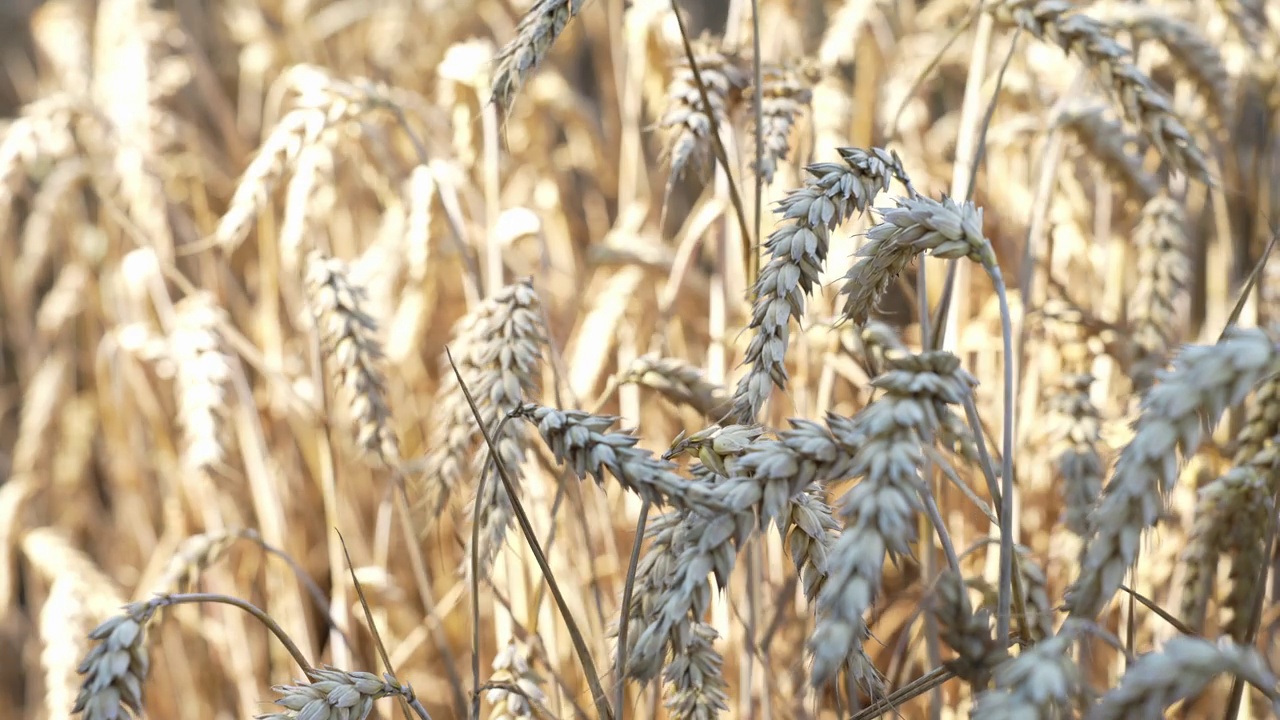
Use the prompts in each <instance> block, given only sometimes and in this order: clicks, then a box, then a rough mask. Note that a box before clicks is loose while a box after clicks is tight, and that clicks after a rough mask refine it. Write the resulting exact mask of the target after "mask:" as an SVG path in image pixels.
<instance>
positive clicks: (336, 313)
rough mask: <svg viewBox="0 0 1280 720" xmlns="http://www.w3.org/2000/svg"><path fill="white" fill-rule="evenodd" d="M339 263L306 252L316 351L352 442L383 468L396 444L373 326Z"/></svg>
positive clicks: (394, 456)
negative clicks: (341, 400) (348, 422)
mask: <svg viewBox="0 0 1280 720" xmlns="http://www.w3.org/2000/svg"><path fill="white" fill-rule="evenodd" d="M348 273H349V270H348V268H347V264H346V263H344V262H343V261H341V260H339V259H337V258H332V257H326V256H325V255H324V254H322V253H321V252H320V251H318V250H314V251H312V252H311V253H309V254H308V255H307V274H306V287H307V296H308V300H309V302H310V306H311V313H312V316H313V317H314V318H315V322H316V328H317V331H318V333H319V336H320V343H321V349H322V350H323V352H324V354H325V356H326V358H327V360H328V361H329V363H330V365H331V372H332V374H333V377H334V380H335V382H336V384H337V386H338V388H340V389H341V391H342V392H344V393H346V395H347V402H348V403H349V411H350V413H351V418H352V420H353V421H354V423H355V429H356V433H355V435H356V437H355V440H356V444H357V446H358V447H359V448H360V450H361V451H362V452H364V453H366V454H367V455H369V456H370V457H372V458H373V459H375V460H377V461H378V462H381V463H382V464H383V466H384V467H392V468H394V467H396V466H397V465H398V464H399V461H400V444H399V440H397V438H396V433H395V427H394V425H393V423H392V418H391V409H390V407H389V406H388V405H387V397H388V396H387V386H386V381H385V380H384V379H383V375H382V370H381V368H380V367H379V365H380V364H381V362H382V346H381V344H380V343H379V341H378V339H377V332H378V325H377V322H376V321H374V319H373V317H371V316H370V315H369V314H368V313H366V312H365V311H364V308H363V304H364V300H365V291H364V288H362V287H360V286H358V285H355V284H354V283H352V282H351V281H350V279H349V277H348Z"/></svg>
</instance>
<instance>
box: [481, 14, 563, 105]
mask: <svg viewBox="0 0 1280 720" xmlns="http://www.w3.org/2000/svg"><path fill="white" fill-rule="evenodd" d="M583 2H584V0H538V1H537V2H535V3H534V4H533V6H532V7H530V8H529V11H528V12H527V13H525V15H524V17H523V18H521V19H520V24H519V26H517V27H516V36H515V37H514V38H512V39H511V41H510V42H508V43H507V44H506V45H503V46H502V49H501V50H499V51H498V56H497V57H496V58H495V62H494V71H493V84H492V93H491V102H493V103H494V104H496V105H497V106H498V112H499V114H501V115H506V114H507V113H508V112H509V111H510V110H511V103H512V102H514V100H515V97H516V94H517V93H519V92H520V88H521V87H523V86H524V83H525V81H526V80H528V79H529V76H530V75H532V74H533V71H534V70H537V69H538V65H540V64H541V63H542V61H543V59H544V58H546V56H547V54H548V53H550V52H551V46H552V45H553V44H555V41H556V39H557V38H559V37H560V34H561V33H562V32H564V29H565V26H567V25H568V24H569V21H570V20H572V19H573V18H574V17H576V16H577V14H578V13H579V12H580V11H581V10H582V5H583Z"/></svg>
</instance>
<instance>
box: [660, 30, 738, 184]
mask: <svg viewBox="0 0 1280 720" xmlns="http://www.w3.org/2000/svg"><path fill="white" fill-rule="evenodd" d="M693 53H694V55H693V59H694V61H695V62H696V63H697V64H698V77H701V78H702V85H703V87H704V88H705V89H706V91H707V101H708V102H709V103H710V104H711V108H710V111H709V112H708V110H707V109H706V108H705V107H704V106H703V103H702V90H701V89H699V87H698V82H697V78H695V77H694V74H693V68H692V67H690V66H689V64H688V59H687V58H684V57H682V59H681V61H680V64H679V65H678V66H677V67H676V69H675V72H673V73H672V76H671V82H670V83H669V84H668V85H667V96H666V110H665V111H663V113H662V117H661V118H660V119H659V120H658V127H660V128H662V130H663V136H664V137H663V143H662V148H663V149H662V154H663V157H665V158H666V159H667V162H668V163H670V166H671V177H670V180H669V181H668V188H670V187H671V185H670V183H671V182H674V181H675V180H676V179H678V178H680V177H681V176H683V175H684V174H685V171H687V170H688V169H689V168H690V167H693V168H698V169H704V168H706V167H707V165H708V163H709V162H710V160H711V157H712V143H713V142H714V141H713V140H712V138H711V129H712V127H713V125H712V116H714V119H715V126H718V127H721V128H724V127H728V126H729V125H730V123H729V116H730V115H731V114H732V112H733V109H734V107H735V106H736V105H737V102H738V100H739V99H740V97H741V94H742V90H743V89H744V88H745V87H746V86H747V74H746V72H744V71H743V70H742V68H741V67H739V66H738V62H739V60H738V58H737V57H736V56H734V55H732V54H729V53H726V52H725V51H724V50H723V49H722V48H720V47H719V45H718V43H716V42H715V41H714V40H713V39H712V38H710V37H702V38H699V39H698V41H697V42H695V43H694V45H693Z"/></svg>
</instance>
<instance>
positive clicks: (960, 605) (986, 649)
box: [928, 570, 1008, 688]
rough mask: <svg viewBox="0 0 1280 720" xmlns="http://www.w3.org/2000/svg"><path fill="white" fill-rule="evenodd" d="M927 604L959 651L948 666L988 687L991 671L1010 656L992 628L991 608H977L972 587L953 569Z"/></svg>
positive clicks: (941, 577) (978, 685)
mask: <svg viewBox="0 0 1280 720" xmlns="http://www.w3.org/2000/svg"><path fill="white" fill-rule="evenodd" d="M928 607H929V610H930V612H932V613H933V615H934V617H936V618H937V619H938V626H939V627H940V628H941V637H942V641H943V642H945V643H946V644H947V645H948V646H949V647H950V648H951V649H952V650H954V651H955V653H956V658H955V659H954V660H950V661H948V662H947V663H946V667H947V668H948V669H949V670H951V671H952V672H954V673H955V674H956V675H957V676H958V677H960V678H961V679H963V680H964V681H965V682H968V683H969V684H970V685H972V686H973V687H975V688H984V687H986V685H987V681H988V679H989V678H990V677H991V672H992V671H993V670H994V669H995V668H996V667H997V666H998V665H999V664H1000V663H1002V662H1004V660H1005V658H1006V657H1007V656H1008V653H1007V652H1005V650H1004V648H1001V647H999V645H997V643H996V639H995V635H994V634H993V633H992V631H991V613H990V611H988V610H979V611H977V612H974V610H973V606H972V605H971V604H970V603H969V588H968V586H966V585H965V582H964V578H962V577H960V575H959V573H956V572H955V571H953V570H947V571H945V572H943V573H942V574H941V575H939V576H938V581H937V584H936V585H935V587H934V595H933V597H932V598H930V602H929V603H928Z"/></svg>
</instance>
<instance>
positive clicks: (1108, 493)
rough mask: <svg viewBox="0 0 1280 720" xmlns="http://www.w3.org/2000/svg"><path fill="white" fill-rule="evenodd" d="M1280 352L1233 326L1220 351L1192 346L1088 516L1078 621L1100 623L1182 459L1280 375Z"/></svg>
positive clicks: (1071, 606) (1146, 411)
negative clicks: (1256, 389) (1264, 381)
mask: <svg viewBox="0 0 1280 720" xmlns="http://www.w3.org/2000/svg"><path fill="white" fill-rule="evenodd" d="M1275 365H1276V352H1275V347H1274V345H1273V344H1272V342H1271V340H1270V339H1269V338H1268V337H1267V335H1266V334H1264V333H1263V332H1262V331H1260V330H1252V329H1242V328H1237V327H1233V328H1229V329H1228V330H1227V332H1226V333H1225V335H1224V337H1223V339H1222V340H1221V341H1220V342H1218V343H1217V344H1216V345H1193V346H1187V347H1186V348H1184V349H1183V350H1182V352H1181V353H1180V354H1179V356H1178V358H1177V359H1176V360H1175V363H1174V367H1173V369H1172V370H1171V371H1167V372H1161V373H1158V374H1157V378H1158V380H1159V382H1157V384H1156V385H1155V386H1153V387H1152V388H1151V389H1150V390H1149V391H1148V392H1147V394H1146V395H1145V396H1144V397H1143V399H1142V406H1141V414H1140V415H1139V417H1138V420H1137V422H1136V424H1135V426H1134V436H1133V439H1132V440H1131V441H1130V442H1129V444H1128V445H1126V446H1125V447H1124V449H1123V450H1121V452H1120V457H1119V459H1118V460H1117V462H1116V466H1115V469H1114V471H1113V473H1112V476H1111V480H1110V482H1108V483H1107V486H1106V487H1105V488H1104V490H1103V493H1102V497H1101V498H1100V499H1099V501H1098V504H1097V505H1096V506H1095V508H1094V510H1093V512H1092V513H1090V517H1089V533H1088V535H1087V537H1086V545H1085V548H1084V551H1083V555H1082V557H1081V563H1080V574H1079V576H1078V577H1077V578H1076V580H1075V582H1074V584H1073V585H1072V587H1071V588H1070V590H1069V591H1068V593H1067V602H1066V604H1067V607H1068V610H1069V611H1070V613H1071V615H1072V616H1073V617H1080V618H1093V617H1096V616H1097V614H1098V613H1099V612H1101V611H1102V609H1103V607H1104V606H1105V605H1106V603H1107V602H1108V601H1109V600H1110V599H1111V597H1112V596H1113V595H1115V593H1116V591H1117V590H1119V588H1120V583H1121V579H1122V578H1123V576H1124V574H1125V572H1127V571H1128V569H1129V567H1130V566H1131V565H1132V564H1133V562H1134V560H1135V559H1136V557H1137V551H1138V544H1139V540H1140V539H1141V537H1142V533H1143V532H1145V531H1146V530H1147V529H1148V528H1152V527H1155V525H1156V524H1157V523H1158V522H1159V520H1160V517H1161V515H1162V514H1163V498H1164V497H1165V495H1166V494H1167V493H1168V492H1169V490H1170V489H1171V488H1172V486H1173V483H1174V482H1175V481H1176V480H1177V475H1178V472H1177V470H1178V457H1179V454H1181V455H1182V456H1184V457H1185V456H1187V455H1189V454H1190V453H1193V452H1195V450H1196V448H1197V446H1198V443H1199V441H1200V437H1201V433H1202V432H1203V428H1204V426H1205V425H1206V424H1213V423H1216V422H1217V419H1218V418H1219V417H1220V416H1221V414H1222V413H1223V412H1224V411H1225V410H1226V409H1227V408H1228V407H1231V406H1234V405H1236V404H1238V403H1239V402H1241V401H1242V400H1243V399H1244V398H1245V396H1246V395H1247V394H1248V393H1249V391H1250V390H1251V389H1252V388H1253V386H1254V384H1255V383H1257V382H1258V380H1259V379H1260V378H1262V377H1265V376H1266V375H1268V374H1269V373H1271V372H1274V371H1275V370H1276V367H1275Z"/></svg>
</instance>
